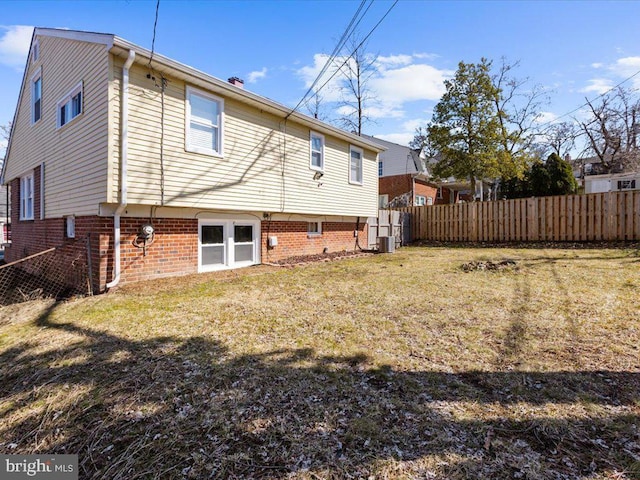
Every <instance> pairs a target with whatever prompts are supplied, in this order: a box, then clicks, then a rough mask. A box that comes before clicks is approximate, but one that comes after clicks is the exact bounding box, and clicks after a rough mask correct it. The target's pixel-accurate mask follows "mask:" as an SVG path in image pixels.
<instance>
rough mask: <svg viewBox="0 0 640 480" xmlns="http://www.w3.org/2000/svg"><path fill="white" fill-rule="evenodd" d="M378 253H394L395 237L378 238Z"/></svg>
mask: <svg viewBox="0 0 640 480" xmlns="http://www.w3.org/2000/svg"><path fill="white" fill-rule="evenodd" d="M378 251H379V252H380V253H393V252H395V251H396V237H378Z"/></svg>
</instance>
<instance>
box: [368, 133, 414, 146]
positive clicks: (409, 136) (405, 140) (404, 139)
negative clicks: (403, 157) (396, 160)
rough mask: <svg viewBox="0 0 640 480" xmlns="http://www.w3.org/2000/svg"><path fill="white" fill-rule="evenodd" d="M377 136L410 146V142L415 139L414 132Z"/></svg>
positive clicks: (377, 136)
mask: <svg viewBox="0 0 640 480" xmlns="http://www.w3.org/2000/svg"><path fill="white" fill-rule="evenodd" d="M376 138H379V139H381V140H386V141H387V142H392V143H397V144H398V145H404V146H406V147H408V146H409V142H411V140H413V133H389V134H385V135H376Z"/></svg>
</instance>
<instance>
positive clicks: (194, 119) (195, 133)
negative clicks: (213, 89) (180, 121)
mask: <svg viewBox="0 0 640 480" xmlns="http://www.w3.org/2000/svg"><path fill="white" fill-rule="evenodd" d="M186 97H187V104H186V115H185V117H186V118H185V149H186V150H187V151H188V152H195V153H202V154H205V155H211V156H215V157H221V156H222V155H223V149H222V145H223V126H224V125H223V124H224V100H223V99H222V98H220V97H216V96H215V95H211V94H210V93H207V92H203V91H202V90H196V89H195V88H192V87H187V95H186Z"/></svg>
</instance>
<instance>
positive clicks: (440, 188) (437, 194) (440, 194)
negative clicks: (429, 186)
mask: <svg viewBox="0 0 640 480" xmlns="http://www.w3.org/2000/svg"><path fill="white" fill-rule="evenodd" d="M436 198H437V199H438V200H442V187H438V192H437V193H436Z"/></svg>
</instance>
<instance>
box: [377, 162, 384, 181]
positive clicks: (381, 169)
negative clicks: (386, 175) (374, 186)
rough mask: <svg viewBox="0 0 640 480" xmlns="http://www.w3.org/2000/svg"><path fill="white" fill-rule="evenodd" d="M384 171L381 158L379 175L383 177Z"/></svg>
mask: <svg viewBox="0 0 640 480" xmlns="http://www.w3.org/2000/svg"><path fill="white" fill-rule="evenodd" d="M383 172H384V165H383V163H382V160H380V161H379V162H378V176H379V177H381V176H382V173H383Z"/></svg>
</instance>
